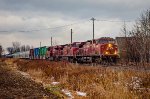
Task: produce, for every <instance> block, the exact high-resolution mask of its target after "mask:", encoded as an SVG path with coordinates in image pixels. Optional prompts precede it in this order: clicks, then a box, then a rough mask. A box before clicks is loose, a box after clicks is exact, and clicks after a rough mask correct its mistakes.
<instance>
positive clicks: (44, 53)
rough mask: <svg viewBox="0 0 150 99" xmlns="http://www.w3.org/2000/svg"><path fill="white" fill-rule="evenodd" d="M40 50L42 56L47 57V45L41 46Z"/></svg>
mask: <svg viewBox="0 0 150 99" xmlns="http://www.w3.org/2000/svg"><path fill="white" fill-rule="evenodd" d="M39 50H40V58H42V59H43V58H45V57H46V52H47V47H46V46H44V47H40V48H39Z"/></svg>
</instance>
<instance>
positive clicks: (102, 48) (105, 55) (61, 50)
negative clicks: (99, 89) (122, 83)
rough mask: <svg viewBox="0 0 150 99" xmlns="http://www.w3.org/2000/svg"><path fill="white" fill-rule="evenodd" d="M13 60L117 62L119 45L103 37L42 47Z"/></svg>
mask: <svg viewBox="0 0 150 99" xmlns="http://www.w3.org/2000/svg"><path fill="white" fill-rule="evenodd" d="M12 56H13V58H25V59H31V60H32V59H35V60H36V59H45V60H50V61H63V60H67V61H69V62H78V63H83V62H92V63H94V62H97V63H102V62H117V59H119V51H118V45H117V44H116V41H115V39H113V38H110V37H101V38H98V39H94V40H87V41H85V42H73V43H70V44H64V45H55V46H42V47H37V48H33V49H30V51H26V52H17V53H14V54H12Z"/></svg>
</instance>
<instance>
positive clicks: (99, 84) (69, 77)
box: [9, 60, 150, 99]
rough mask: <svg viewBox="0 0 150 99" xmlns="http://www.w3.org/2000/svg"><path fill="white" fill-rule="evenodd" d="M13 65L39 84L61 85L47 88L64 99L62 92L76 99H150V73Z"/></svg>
mask: <svg viewBox="0 0 150 99" xmlns="http://www.w3.org/2000/svg"><path fill="white" fill-rule="evenodd" d="M9 61H10V60H9ZM10 63H11V62H10ZM13 63H14V64H16V65H17V68H18V69H19V70H21V71H24V72H28V73H29V74H30V75H31V76H32V78H33V79H34V80H36V81H38V82H40V83H43V84H45V85H46V84H50V83H51V82H53V81H57V82H60V84H59V85H57V86H50V87H46V88H47V90H49V91H50V92H53V93H56V94H57V95H62V94H61V90H62V89H68V90H70V91H71V92H72V93H73V95H74V97H75V98H79V99H84V98H86V99H87V98H90V99H91V98H92V99H136V98H138V99H143V98H144V99H149V97H150V72H148V71H144V70H142V71H137V70H132V69H131V70H130V69H113V68H110V67H101V66H99V67H97V66H95V67H93V66H80V65H74V64H70V63H67V62H49V61H45V60H13ZM75 91H82V92H86V93H87V97H79V96H77V95H76V94H75Z"/></svg>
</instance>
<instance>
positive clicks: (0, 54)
mask: <svg viewBox="0 0 150 99" xmlns="http://www.w3.org/2000/svg"><path fill="white" fill-rule="evenodd" d="M2 53H3V47H2V45H0V58H1V57H2Z"/></svg>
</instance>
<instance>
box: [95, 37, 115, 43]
mask: <svg viewBox="0 0 150 99" xmlns="http://www.w3.org/2000/svg"><path fill="white" fill-rule="evenodd" d="M96 43H97V44H99V43H100V44H101V43H103V44H105V43H115V40H114V39H113V38H100V39H97V40H96Z"/></svg>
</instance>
